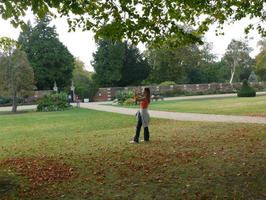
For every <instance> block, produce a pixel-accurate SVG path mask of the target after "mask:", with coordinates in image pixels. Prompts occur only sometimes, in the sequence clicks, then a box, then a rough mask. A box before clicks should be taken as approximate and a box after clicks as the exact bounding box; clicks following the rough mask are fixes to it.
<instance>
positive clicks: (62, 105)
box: [37, 93, 70, 112]
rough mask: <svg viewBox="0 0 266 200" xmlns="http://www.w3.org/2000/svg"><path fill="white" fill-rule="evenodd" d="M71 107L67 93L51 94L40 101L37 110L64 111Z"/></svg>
mask: <svg viewBox="0 0 266 200" xmlns="http://www.w3.org/2000/svg"><path fill="white" fill-rule="evenodd" d="M69 107H70V105H69V104H68V99H67V94H66V93H57V94H49V95H46V96H44V97H43V98H41V99H40V100H39V102H38V106H37V111H39V112H45V111H62V110H66V109H68V108H69Z"/></svg>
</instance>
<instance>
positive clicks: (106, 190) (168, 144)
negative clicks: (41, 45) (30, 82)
mask: <svg viewBox="0 0 266 200" xmlns="http://www.w3.org/2000/svg"><path fill="white" fill-rule="evenodd" d="M134 126H135V118H134V117H130V116H124V115H119V114H112V113H105V112H98V111H92V110H84V109H72V110H68V111H64V112H53V113H22V114H18V115H0V186H1V180H4V181H2V183H3V182H4V183H6V185H7V186H10V188H12V190H10V191H6V192H4V191H2V192H1V189H0V199H1V197H2V198H3V199H145V200H146V199H147V200H148V199H223V198H226V199H264V198H266V187H265V185H266V159H265V158H266V152H265V147H266V126H263V125H244V124H224V123H197V122H178V121H170V120H159V119H152V122H151V127H150V128H151V142H150V143H148V144H143V143H141V144H138V145H130V144H129V143H128V141H129V140H130V139H131V137H132V136H133V134H134ZM11 158H12V159H17V158H23V159H26V160H27V159H28V160H29V161H28V162H27V163H26V164H25V163H24V164H23V163H22V164H20V165H19V166H18V167H17V168H15V167H14V166H12V165H10V166H8V165H6V164H5V165H4V164H1V163H5V160H7V159H11ZM47 158H48V160H47ZM31 160H32V162H30V161H31ZM36 160H37V161H36ZM49 160H50V161H51V160H54V161H55V160H58V161H60V162H64V163H65V164H67V165H68V166H71V167H72V168H73V169H74V174H75V176H74V177H72V178H71V179H70V180H61V181H58V180H55V181H50V182H49V181H48V182H47V181H40V182H41V183H42V184H39V185H37V186H36V185H35V186H34V185H33V182H32V180H31V179H30V175H32V174H35V173H36V172H35V170H37V169H38V168H36V165H37V166H39V165H38V163H39V162H40V163H42V164H47V165H48V166H50V165H51V162H48V161H49ZM36 163H37V164H36ZM24 165H26V167H27V168H28V170H29V171H30V174H23V173H21V171H20V170H19V169H20V168H22V167H23V166H24ZM52 169H53V168H52V167H51V171H52ZM59 171H60V170H59ZM7 188H8V187H7ZM1 195H2V196H1Z"/></svg>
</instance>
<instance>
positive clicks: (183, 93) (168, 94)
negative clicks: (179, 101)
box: [160, 90, 189, 97]
mask: <svg viewBox="0 0 266 200" xmlns="http://www.w3.org/2000/svg"><path fill="white" fill-rule="evenodd" d="M188 94H189V93H188V92H186V91H184V90H170V91H164V92H160V95H162V96H163V97H178V96H186V95H188Z"/></svg>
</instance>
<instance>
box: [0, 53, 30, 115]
mask: <svg viewBox="0 0 266 200" xmlns="http://www.w3.org/2000/svg"><path fill="white" fill-rule="evenodd" d="M34 87H35V86H34V73H33V69H32V67H31V66H30V63H29V61H28V59H27V55H26V53H25V52H23V51H21V50H19V49H15V50H14V51H13V52H12V54H4V55H3V56H1V57H0V91H1V94H4V95H6V96H11V97H12V100H13V102H12V104H13V108H12V111H13V112H16V111H17V97H23V96H25V95H28V94H30V92H32V91H33V90H34Z"/></svg>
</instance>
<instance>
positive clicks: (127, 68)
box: [92, 39, 149, 86]
mask: <svg viewBox="0 0 266 200" xmlns="http://www.w3.org/2000/svg"><path fill="white" fill-rule="evenodd" d="M97 44H98V49H97V51H96V52H95V53H94V54H93V58H94V60H93V62H92V66H93V67H94V70H95V74H94V80H95V81H96V82H97V83H98V84H99V86H129V85H138V84H140V83H141V81H143V80H144V79H146V78H147V76H148V74H149V65H148V63H147V61H146V60H145V59H144V57H143V55H142V54H141V53H140V52H139V50H138V48H137V47H135V46H134V45H131V44H129V43H127V42H114V41H112V40H107V39H105V40H99V41H98V42H97Z"/></svg>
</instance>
